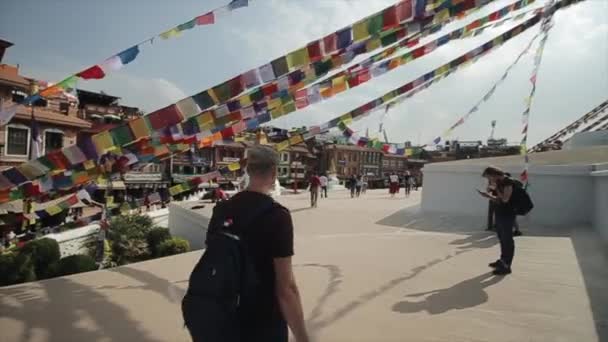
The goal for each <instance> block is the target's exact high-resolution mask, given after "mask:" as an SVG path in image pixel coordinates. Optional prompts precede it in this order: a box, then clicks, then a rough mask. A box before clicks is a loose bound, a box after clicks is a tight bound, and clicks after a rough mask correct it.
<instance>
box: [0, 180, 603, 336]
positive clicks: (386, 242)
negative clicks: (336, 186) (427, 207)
mask: <svg viewBox="0 0 608 342" xmlns="http://www.w3.org/2000/svg"><path fill="white" fill-rule="evenodd" d="M403 196H404V195H403V193H401V194H400V195H399V196H398V197H397V198H394V199H391V198H390V197H389V195H388V194H386V192H385V191H369V192H368V193H367V194H366V195H365V196H364V197H363V198H358V199H350V198H348V195H347V193H346V192H345V191H337V192H333V193H330V198H329V199H323V200H321V202H320V204H319V208H317V209H309V208H308V205H309V203H308V199H307V196H306V194H305V193H304V194H300V195H288V196H282V197H281V198H280V201H281V202H282V203H283V204H284V205H286V206H287V207H289V208H290V209H291V211H292V215H293V218H294V224H295V229H296V256H295V259H294V263H295V271H296V277H297V279H298V282H299V284H300V287H301V292H302V295H303V300H304V307H305V312H306V318H307V321H308V326H309V329H310V331H311V333H312V335H313V338H314V339H313V340H314V341H450V342H452V341H497V342H500V341H505V342H506V341H514V342H520V341H564V342H566V341H567V342H570V341H608V256H607V255H606V245H605V244H604V243H603V242H600V240H599V239H598V238H597V235H596V234H595V233H593V232H592V231H590V230H588V229H587V228H581V227H571V228H570V229H551V228H547V227H526V222H525V220H524V221H522V222H521V224H522V226H523V230H524V233H525V234H526V236H523V237H518V238H517V240H516V257H515V263H514V265H513V269H514V273H513V274H512V275H510V276H507V277H504V278H503V277H493V276H491V275H490V273H489V269H488V267H487V263H488V262H490V261H493V260H495V259H496V257H497V254H498V246H497V244H496V239H495V238H494V237H493V235H492V234H488V233H486V232H484V231H483V220H482V219H475V218H459V217H452V216H441V215H428V214H427V215H423V214H421V213H420V212H419V211H418V209H417V208H418V203H419V201H420V197H419V193H413V194H412V196H411V197H410V198H409V199H405V198H404V197H403ZM480 210H484V208H480ZM199 257H200V252H192V253H188V254H184V255H180V256H174V257H169V258H164V259H158V260H154V261H149V262H144V263H139V264H134V265H131V266H127V267H120V268H116V269H113V270H108V271H100V272H92V273H86V274H80V275H75V276H71V277H64V278H58V279H52V280H48V281H43V282H38V283H30V284H23V285H18V286H13V287H7V288H2V289H0V336H1V338H0V340H1V341H3V342H17V341H19V342H38V341H53V342H59V341H61V342H65V341H87V342H92V341H128V342H136V341H144V342H157V341H189V339H188V336H187V334H186V332H185V331H184V330H183V329H182V321H181V314H180V309H179V302H180V300H181V296H182V295H183V293H184V290H185V288H186V286H187V278H188V275H189V273H190V271H191V270H192V267H193V265H194V263H195V262H196V261H197V260H198V258H199Z"/></svg>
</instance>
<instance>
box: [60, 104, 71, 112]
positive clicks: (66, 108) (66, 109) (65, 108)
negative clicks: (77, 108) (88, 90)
mask: <svg viewBox="0 0 608 342" xmlns="http://www.w3.org/2000/svg"><path fill="white" fill-rule="evenodd" d="M59 111H60V112H62V113H63V114H67V113H68V112H69V111H70V103H69V102H61V103H60V104H59Z"/></svg>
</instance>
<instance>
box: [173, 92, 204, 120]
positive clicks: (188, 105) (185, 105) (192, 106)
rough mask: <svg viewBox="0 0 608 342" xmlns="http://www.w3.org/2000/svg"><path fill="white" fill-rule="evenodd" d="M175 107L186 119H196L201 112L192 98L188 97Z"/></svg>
mask: <svg viewBox="0 0 608 342" xmlns="http://www.w3.org/2000/svg"><path fill="white" fill-rule="evenodd" d="M175 105H176V106H177V109H178V110H179V112H180V113H181V114H182V116H183V117H184V118H186V119H189V118H191V117H194V116H196V115H198V114H199V113H200V112H201V110H200V108H199V107H198V106H197V105H196V102H195V101H194V100H193V99H192V98H191V97H186V98H185V99H182V100H180V101H179V102H177V103H176V104H175Z"/></svg>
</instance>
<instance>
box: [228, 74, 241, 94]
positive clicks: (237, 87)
mask: <svg viewBox="0 0 608 342" xmlns="http://www.w3.org/2000/svg"><path fill="white" fill-rule="evenodd" d="M228 86H229V87H230V96H232V97H234V96H237V95H239V94H240V93H242V92H243V87H244V86H243V77H242V75H239V76H237V77H235V78H233V79H231V80H230V81H228Z"/></svg>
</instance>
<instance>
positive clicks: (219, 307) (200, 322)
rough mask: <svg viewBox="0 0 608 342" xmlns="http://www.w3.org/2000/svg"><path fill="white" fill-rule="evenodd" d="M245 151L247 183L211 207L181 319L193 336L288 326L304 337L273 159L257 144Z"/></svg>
mask: <svg viewBox="0 0 608 342" xmlns="http://www.w3.org/2000/svg"><path fill="white" fill-rule="evenodd" d="M247 156H248V161H247V172H248V174H249V177H250V179H249V185H248V187H247V189H246V190H245V191H242V192H239V193H237V194H236V195H235V196H233V197H232V198H231V199H229V200H227V201H224V202H220V203H218V204H217V205H216V206H215V208H214V209H213V215H212V217H211V220H210V222H209V230H208V234H207V241H206V243H207V249H206V250H205V252H204V254H203V256H202V257H201V259H200V261H199V262H198V264H197V265H196V267H195V268H194V270H193V271H192V274H191V275H190V280H189V286H188V290H187V292H186V295H185V296H184V299H183V301H182V313H183V316H184V322H185V325H186V327H187V328H188V331H189V332H190V334H191V336H192V339H193V341H194V342H219V341H222V342H223V341H226V342H237V341H264V342H287V341H288V338H289V337H288V330H287V329H288V326H289V328H290V329H291V332H292V334H293V336H294V337H295V341H297V342H308V341H309V339H308V334H307V332H306V327H305V324H304V313H303V310H302V303H301V299H300V294H299V290H298V286H297V284H296V281H295V278H294V274H293V268H292V256H293V255H294V249H293V235H294V232H293V230H294V229H293V225H292V219H291V215H290V213H289V210H288V209H287V208H285V207H283V206H282V205H280V204H279V203H277V202H275V201H274V200H273V199H272V197H271V196H270V195H269V193H270V192H271V191H272V189H273V187H274V185H275V180H276V177H277V165H278V163H279V158H278V155H277V153H276V151H274V150H273V149H272V148H270V147H267V146H263V145H256V146H254V147H252V148H250V149H249V150H248V154H247ZM233 260H239V262H238V264H239V267H236V266H235V264H234V263H232V262H231V261H233ZM212 271H213V272H212ZM216 274H217V275H218V276H215V275H216ZM235 282H236V284H241V285H238V286H236V287H235V286H234V284H235Z"/></svg>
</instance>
